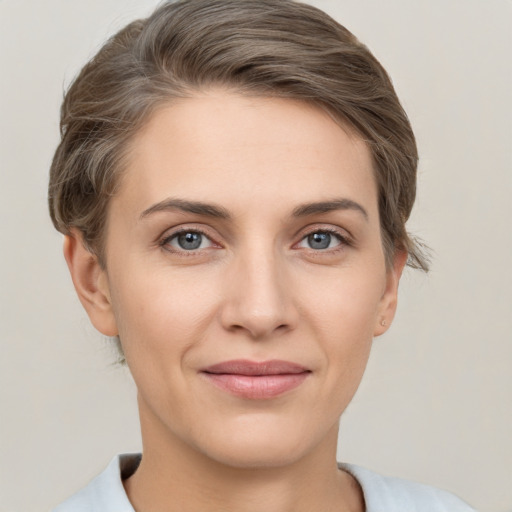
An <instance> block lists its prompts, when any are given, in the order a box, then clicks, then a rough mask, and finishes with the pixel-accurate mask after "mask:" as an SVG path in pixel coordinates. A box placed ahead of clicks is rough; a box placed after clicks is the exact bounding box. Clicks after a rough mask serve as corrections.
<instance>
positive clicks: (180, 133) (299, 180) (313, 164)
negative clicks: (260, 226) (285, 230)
mask: <svg viewBox="0 0 512 512" xmlns="http://www.w3.org/2000/svg"><path fill="white" fill-rule="evenodd" d="M166 195H172V196H176V195H178V196H183V195H184V196H185V197H186V198H188V196H193V197H192V198H193V199H196V200H203V201H211V200H212V196H215V198H214V199H216V200H218V201H219V202H222V203H224V202H226V203H231V204H227V205H226V206H227V207H231V206H232V207H235V206H239V207H244V206H246V205H247V202H246V201H245V202H244V198H245V199H247V198H249V197H257V198H258V200H259V201H261V202H266V203H268V202H272V201H279V202H281V203H283V204H284V203H288V202H290V201H296V202H307V201H310V200H312V199H315V200H318V199H327V198H328V196H331V197H332V196H344V195H352V196H359V197H353V199H358V200H362V199H363V196H366V197H364V199H365V201H366V202H372V203H375V204H374V205H373V204H372V205H368V206H369V209H370V210H371V209H372V208H373V207H374V206H375V207H376V187H375V183H374V179H373V169H372V159H371V155H370V152H369V150H368V148H367V146H366V144H365V143H364V142H363V141H362V140H361V139H360V138H359V137H358V136H356V135H355V134H354V133H353V132H352V131H350V130H349V129H346V128H344V127H343V126H342V125H340V124H339V123H337V122H335V121H334V120H333V119H332V117H331V116H329V114H327V113H326V112H325V111H323V110H321V109H320V108H318V107H315V106H312V105H310V104H307V103H305V102H301V101H296V100H290V99H281V98H261V97H247V96H242V95H239V94H235V93H233V92H228V91H223V90H211V91H208V92H204V93H202V94H200V95H199V94H198V95H196V96H193V97H190V98H186V99H179V100H177V101H175V102H173V103H170V104H169V105H166V106H164V107H162V108H160V109H158V110H157V111H156V112H155V113H154V114H153V115H152V117H151V118H150V119H149V120H148V122H147V123H146V125H145V126H144V127H143V129H141V131H140V132H139V133H138V134H137V135H136V136H135V138H134V139H133V141H132V143H131V147H130V153H129V158H128V165H127V169H126V172H125V175H124V177H123V180H122V184H121V187H120V191H119V194H118V195H117V197H115V198H114V200H113V202H121V201H120V200H123V201H124V202H127V200H129V202H130V203H131V205H132V206H134V205H136V207H137V208H138V209H139V210H140V211H143V210H144V209H146V208H147V207H148V206H149V205H150V204H151V203H152V202H155V201H158V200H161V199H162V198H164V197H165V196H166ZM313 196H314V197H313ZM236 199H238V201H236ZM290 207H291V205H290Z"/></svg>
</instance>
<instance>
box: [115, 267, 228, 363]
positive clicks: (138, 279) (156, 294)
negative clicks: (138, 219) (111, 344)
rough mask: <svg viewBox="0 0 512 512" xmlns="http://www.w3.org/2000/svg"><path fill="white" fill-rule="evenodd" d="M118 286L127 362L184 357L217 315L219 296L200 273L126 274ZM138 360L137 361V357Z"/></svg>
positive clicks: (118, 311) (117, 310) (119, 318)
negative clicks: (128, 276) (129, 277)
mask: <svg viewBox="0 0 512 512" xmlns="http://www.w3.org/2000/svg"><path fill="white" fill-rule="evenodd" d="M125 275H130V276H131V279H129V280H128V279H119V280H117V281H116V282H115V283H114V284H115V286H114V289H115V293H114V294H113V297H112V299H113V304H114V312H115V316H116V321H117V323H118V329H119V335H120V338H121V342H122V345H123V349H124V351H125V355H126V356H127V358H128V359H132V360H135V359H136V360H141V358H142V359H146V360H147V359H150V358H152V359H154V361H155V363H156V364H158V361H165V360H168V359H169V358H170V357H180V356H181V355H182V354H183V353H184V352H186V350H187V348H188V347H189V346H190V345H191V344H192V343H193V342H197V341H198V340H200V339H201V338H202V337H203V334H204V331H205V330H206V329H207V328H208V325H210V324H211V323H212V322H213V321H214V318H215V315H216V314H217V303H218V293H217V291H216V285H215V283H214V282H212V279H208V280H207V279H203V278H202V277H201V273H200V272H195V273H194V272H185V273H183V272H172V271H171V269H170V268H162V269H154V270H153V271H151V272H139V273H138V274H137V273H136V272H131V273H130V272H126V273H125ZM133 356H135V357H133Z"/></svg>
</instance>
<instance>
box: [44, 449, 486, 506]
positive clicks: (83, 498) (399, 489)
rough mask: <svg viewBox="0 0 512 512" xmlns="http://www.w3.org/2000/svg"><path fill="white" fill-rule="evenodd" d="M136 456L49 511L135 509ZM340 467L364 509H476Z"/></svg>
mask: <svg viewBox="0 0 512 512" xmlns="http://www.w3.org/2000/svg"><path fill="white" fill-rule="evenodd" d="M140 458H141V455H140V454H123V455H117V456H116V457H114V458H113V459H112V461H111V462H110V464H109V465H108V467H107V468H106V469H105V471H103V473H101V474H100V475H98V476H97V477H96V478H94V480H92V481H91V482H90V483H89V484H88V485H87V486H86V487H84V488H83V489H82V490H81V491H79V492H77V493H76V494H74V495H73V496H71V498H69V499H68V500H66V501H65V502H64V503H62V504H61V505H59V506H58V507H57V508H56V509H54V510H53V512H135V511H134V509H133V507H132V506H131V504H130V501H129V500H128V497H127V496H126V492H125V490H124V487H123V482H122V481H123V480H124V479H126V478H128V477H129V476H130V475H132V474H133V473H134V472H135V471H136V469H137V467H138V465H139V462H140ZM340 468H342V469H343V470H345V471H348V472H349V473H350V474H351V475H352V476H354V478H355V479H356V480H357V481H358V482H359V485H360V486H361V488H362V490H363V495H364V499H365V503H366V512H476V511H475V509H473V508H471V507H470V506H469V505H467V504H466V503H464V502H463V501H461V500H460V499H459V498H457V497H456V496H454V495H453V494H450V493H448V492H446V491H442V490H440V489H436V488H434V487H430V486H428V485H423V484H418V483H414V482H409V481H407V480H402V479H400V478H390V477H385V476H381V475H378V474H377V473H374V472H373V471H370V470H368V469H364V468H361V467H359V466H354V465H352V464H340Z"/></svg>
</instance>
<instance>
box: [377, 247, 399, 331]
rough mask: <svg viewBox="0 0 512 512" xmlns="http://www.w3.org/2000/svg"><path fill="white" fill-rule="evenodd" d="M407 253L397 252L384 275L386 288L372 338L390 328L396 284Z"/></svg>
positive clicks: (394, 306)
mask: <svg viewBox="0 0 512 512" xmlns="http://www.w3.org/2000/svg"><path fill="white" fill-rule="evenodd" d="M407 256H408V255H407V252H405V251H399V252H397V253H396V254H395V257H394V258H393V265H392V267H391V268H390V269H388V271H387V275H386V288H385V290H384V293H383V295H382V298H381V301H380V305H379V314H378V316H377V321H376V325H375V329H374V333H373V335H374V336H380V335H381V334H384V333H385V332H386V331H387V330H388V329H389V327H390V325H391V322H392V321H393V318H394V316H395V313H396V307H397V299H398V284H399V283H400V277H401V276H402V272H403V270H404V267H405V264H406V263H407Z"/></svg>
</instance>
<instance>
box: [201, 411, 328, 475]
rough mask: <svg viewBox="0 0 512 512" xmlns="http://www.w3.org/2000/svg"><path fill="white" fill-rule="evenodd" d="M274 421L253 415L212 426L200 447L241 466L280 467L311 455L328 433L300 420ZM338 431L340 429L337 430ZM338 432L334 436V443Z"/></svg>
mask: <svg viewBox="0 0 512 512" xmlns="http://www.w3.org/2000/svg"><path fill="white" fill-rule="evenodd" d="M285 423H288V422H279V421H278V422H275V421H274V422H272V421H269V418H262V419H258V418H252V419H251V420H247V421H239V422H237V424H236V425H233V426H230V427H231V428H230V427H228V426H226V425H224V428H219V429H218V430H217V429H214V428H212V429H211V430H210V431H209V432H208V436H207V438H206V437H204V438H202V441H203V443H201V444H202V446H198V445H196V448H197V449H198V450H200V451H202V452H203V453H204V454H205V455H206V456H207V457H208V458H210V459H211V460H214V461H216V462H218V463H220V464H223V465H225V466H229V467H233V468H239V469H258V468H279V467H283V466H289V465H292V464H294V463H295V462H297V461H298V460H300V459H301V458H303V457H305V456H307V454H308V453H310V452H311V451H312V450H313V449H314V448H315V446H317V444H318V442H319V440H320V439H321V438H322V437H323V436H325V432H322V433H320V432H318V433H317V435H315V433H314V432H311V429H307V428H305V426H304V425H303V426H302V428H301V426H300V423H299V422H297V423H295V424H294V425H293V424H292V425H290V424H285ZM336 430H337V429H336ZM336 438H337V431H336V432H335V435H334V442H335V441H336Z"/></svg>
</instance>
